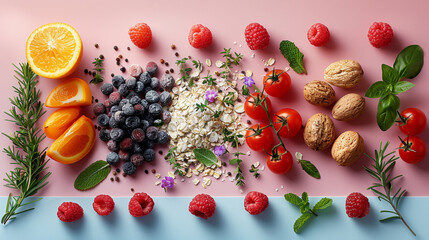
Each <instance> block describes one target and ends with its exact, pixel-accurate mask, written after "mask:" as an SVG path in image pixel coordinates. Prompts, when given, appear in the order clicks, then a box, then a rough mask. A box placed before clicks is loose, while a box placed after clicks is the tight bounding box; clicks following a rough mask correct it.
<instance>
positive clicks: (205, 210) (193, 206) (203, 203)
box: [189, 194, 216, 219]
mask: <svg viewBox="0 0 429 240" xmlns="http://www.w3.org/2000/svg"><path fill="white" fill-rule="evenodd" d="M215 211H216V202H215V200H214V199H213V198H212V197H211V196H210V195H208V194H198V195H196V196H195V197H194V198H193V199H192V201H191V202H190V203H189V212H191V213H192V214H193V215H195V216H197V217H200V218H204V219H208V218H209V217H211V216H213V214H214V213H215Z"/></svg>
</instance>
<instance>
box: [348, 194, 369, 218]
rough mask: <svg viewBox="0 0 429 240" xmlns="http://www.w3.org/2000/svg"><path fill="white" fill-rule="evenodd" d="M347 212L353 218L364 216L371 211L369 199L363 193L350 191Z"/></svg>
mask: <svg viewBox="0 0 429 240" xmlns="http://www.w3.org/2000/svg"><path fill="white" fill-rule="evenodd" d="M346 213H347V216H349V217H351V218H356V217H357V218H363V217H365V216H366V215H367V214H368V213H369V201H368V198H367V197H365V196H364V195H363V194H362V193H358V192H354V193H350V195H349V196H347V199H346Z"/></svg>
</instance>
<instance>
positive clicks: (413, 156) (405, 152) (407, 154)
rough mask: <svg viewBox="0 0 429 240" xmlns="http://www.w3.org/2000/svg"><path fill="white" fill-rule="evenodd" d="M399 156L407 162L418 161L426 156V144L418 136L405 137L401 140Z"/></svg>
mask: <svg viewBox="0 0 429 240" xmlns="http://www.w3.org/2000/svg"><path fill="white" fill-rule="evenodd" d="M399 156H401V158H402V160H404V161H405V162H407V163H418V162H420V161H421V160H423V159H424V158H425V156H426V144H425V142H423V140H422V139H421V138H419V137H415V136H411V137H407V138H406V139H404V140H401V144H400V145H399Z"/></svg>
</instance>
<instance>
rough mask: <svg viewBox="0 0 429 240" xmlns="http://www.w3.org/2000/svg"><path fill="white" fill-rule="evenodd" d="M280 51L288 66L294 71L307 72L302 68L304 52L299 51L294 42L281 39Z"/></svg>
mask: <svg viewBox="0 0 429 240" xmlns="http://www.w3.org/2000/svg"><path fill="white" fill-rule="evenodd" d="M280 52H281V53H282V54H283V56H284V57H285V58H286V60H287V61H288V62H289V66H290V67H291V68H292V69H293V70H294V71H295V72H296V73H299V74H301V73H304V74H307V71H306V70H305V68H304V62H303V60H304V54H303V53H302V52H300V51H299V49H298V47H297V46H296V45H295V43H293V42H291V41H288V40H283V41H281V42H280Z"/></svg>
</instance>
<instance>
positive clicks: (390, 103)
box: [377, 94, 400, 131]
mask: <svg viewBox="0 0 429 240" xmlns="http://www.w3.org/2000/svg"><path fill="white" fill-rule="evenodd" d="M399 105H400V100H399V98H398V97H397V96H395V95H392V94H389V95H387V96H385V97H382V98H381V99H380V101H379V102H378V108H377V124H378V127H379V128H380V129H381V130H383V131H386V130H387V129H389V128H390V127H391V126H392V125H393V124H394V123H395V120H396V111H397V110H398V109H399Z"/></svg>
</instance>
